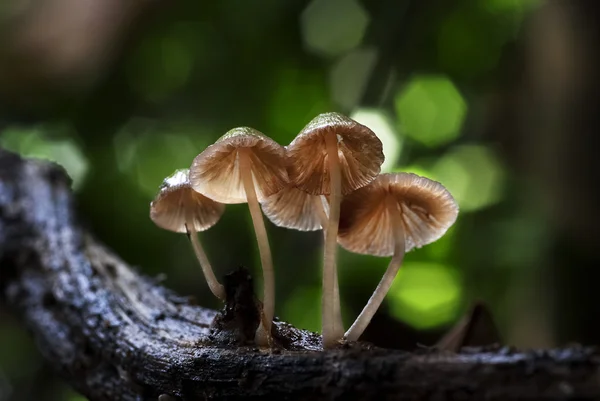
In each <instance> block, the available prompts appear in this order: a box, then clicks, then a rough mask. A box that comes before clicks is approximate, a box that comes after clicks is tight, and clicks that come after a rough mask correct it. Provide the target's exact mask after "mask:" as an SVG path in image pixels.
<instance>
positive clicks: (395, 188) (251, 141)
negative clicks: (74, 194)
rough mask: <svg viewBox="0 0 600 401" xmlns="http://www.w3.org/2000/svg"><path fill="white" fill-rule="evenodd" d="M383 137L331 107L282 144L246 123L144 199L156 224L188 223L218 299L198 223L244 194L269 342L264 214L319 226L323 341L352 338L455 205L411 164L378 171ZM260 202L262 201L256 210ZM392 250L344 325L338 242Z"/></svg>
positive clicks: (270, 275)
mask: <svg viewBox="0 0 600 401" xmlns="http://www.w3.org/2000/svg"><path fill="white" fill-rule="evenodd" d="M383 161H384V155H383V146H382V144H381V141H380V140H379V139H378V138H377V136H376V135H375V133H374V132H373V131H371V130H370V129H369V128H367V127H365V126H364V125H362V124H359V123H358V122H356V121H354V120H352V119H350V118H348V117H346V116H343V115H341V114H338V113H325V114H320V115H318V116H317V117H316V118H314V119H313V120H312V121H311V122H309V123H308V125H306V127H304V129H303V130H302V131H301V132H300V133H299V134H298V135H297V136H296V138H295V139H294V140H293V141H292V142H291V143H290V144H289V145H288V146H286V147H283V146H281V145H279V144H278V143H277V142H275V141H273V140H272V139H271V138H269V137H267V136H266V135H264V134H263V133H261V132H259V131H257V130H255V129H252V128H248V127H240V128H234V129H232V130H231V131H229V132H227V133H226V134H225V135H223V136H222V137H221V138H219V139H218V140H217V141H216V142H215V143H214V144H212V145H210V146H208V147H207V148H206V149H205V150H204V151H203V152H202V153H200V154H199V155H198V156H197V157H196V158H195V159H194V160H193V162H192V165H191V166H190V168H189V170H178V171H177V172H176V173H175V174H173V175H172V176H170V177H168V178H166V179H165V180H164V182H163V184H162V185H161V187H160V191H159V193H158V195H157V196H156V198H155V199H154V201H152V203H151V204H150V217H151V219H152V220H153V221H154V222H155V223H156V225H158V226H159V227H161V228H164V229H167V230H171V231H174V232H181V233H186V234H187V235H188V237H189V238H190V242H191V245H192V248H193V250H194V253H195V254H196V257H197V258H198V261H199V263H200V266H201V267H202V271H203V273H204V276H205V278H206V280H207V283H208V286H209V288H210V290H211V291H212V293H213V294H214V295H215V296H216V297H217V298H219V299H221V300H224V298H225V291H224V289H223V286H222V285H221V284H220V283H219V282H218V280H217V278H216V277H215V275H214V273H213V271H212V268H211V265H210V263H209V261H208V257H207V256H206V254H205V252H204V250H203V248H202V246H201V244H200V241H199V240H198V237H197V232H200V231H204V230H207V229H208V228H210V227H211V226H213V225H214V224H216V223H217V221H218V220H219V218H220V217H221V215H222V214H223V212H224V209H225V204H234V203H247V204H248V209H249V210H250V216H251V218H252V223H253V225H254V231H255V234H256V239H257V243H258V249H259V253H260V259H261V265H262V270H263V281H264V285H263V288H264V292H263V310H262V318H261V323H260V325H259V328H258V330H257V332H256V337H255V341H256V343H257V344H258V345H262V346H266V345H270V344H272V337H271V326H272V322H273V317H274V311H275V274H274V268H273V261H272V257H271V249H270V246H269V240H268V237H267V231H266V229H265V224H264V219H263V214H264V215H265V216H266V217H267V218H268V219H269V220H270V221H271V222H273V223H274V224H275V225H277V226H281V227H286V228H290V229H295V230H300V231H315V230H321V229H322V230H323V236H324V252H323V291H322V310H321V313H322V335H323V347H324V348H331V347H333V346H335V344H337V343H338V342H339V341H340V340H342V339H344V338H345V339H347V340H350V341H355V340H357V339H358V338H359V337H360V335H361V334H362V333H363V332H364V330H365V329H366V327H367V326H368V324H369V322H370V321H371V318H372V317H373V315H374V314H375V312H376V311H377V309H378V307H379V306H380V305H381V303H382V301H383V299H384V297H385V295H386V294H387V292H388V290H389V288H390V287H391V284H392V282H393V280H394V278H395V276H396V274H397V272H398V270H399V268H400V266H401V264H402V260H403V257H404V253H405V252H408V251H410V250H411V249H413V248H419V247H421V246H423V245H426V244H429V243H431V242H433V241H435V240H437V239H438V238H440V237H441V236H442V235H443V234H444V233H445V232H446V230H447V229H448V228H449V227H450V226H451V225H452V224H453V223H454V221H455V220H456V217H457V215H458V206H457V205H456V202H455V201H454V199H453V198H452V196H451V195H450V193H449V192H448V191H447V190H446V189H445V188H444V187H443V186H442V185H441V184H440V183H438V182H435V181H432V180H429V179H427V178H424V177H419V176H417V175H415V174H410V173H394V174H380V170H381V164H382V163H383ZM261 209H262V211H261ZM338 244H339V245H341V246H342V247H344V248H345V249H347V250H349V251H351V252H356V253H363V254H370V255H377V256H392V260H391V261H390V264H389V266H388V269H387V270H386V272H385V274H384V276H383V278H382V279H381V282H380V283H379V285H378V286H377V288H376V289H375V292H374V293H373V295H372V296H371V298H370V299H369V301H368V303H367V305H366V306H365V308H364V309H363V311H362V312H361V313H360V315H359V316H358V318H357V319H356V321H355V322H354V323H353V324H352V326H351V327H350V329H348V331H346V332H345V333H344V327H343V323H342V318H341V308H340V297H339V288H338V273H337V245H338Z"/></svg>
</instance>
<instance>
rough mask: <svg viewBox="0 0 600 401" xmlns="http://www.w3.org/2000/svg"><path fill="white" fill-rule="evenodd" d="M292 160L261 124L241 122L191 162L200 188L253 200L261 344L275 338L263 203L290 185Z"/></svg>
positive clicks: (234, 199)
mask: <svg viewBox="0 0 600 401" xmlns="http://www.w3.org/2000/svg"><path fill="white" fill-rule="evenodd" d="M286 164H287V161H286V157H285V149H284V148H283V146H281V145H279V144H278V143H277V142H275V141H273V140H272V139H271V138H269V137H267V136H266V135H264V134H262V133H261V132H259V131H257V130H255V129H252V128H248V127H241V128H234V129H232V130H231V131H229V132H227V133H226V134H225V135H223V136H222V137H221V138H219V139H218V140H217V141H216V142H215V143H214V144H212V145H210V146H209V147H208V148H206V149H205V150H204V152H202V153H200V154H199V155H198V156H196V158H195V159H194V161H193V162H192V166H191V167H190V182H191V185H192V188H194V190H196V191H198V192H199V193H201V194H203V195H205V196H207V197H209V198H211V199H213V200H215V201H217V202H221V203H248V208H249V209H250V215H251V216H252V223H253V224H254V231H255V233H256V240H257V242H258V249H259V252H260V259H261V264H262V269H263V280H264V286H263V287H264V294H263V314H264V320H263V321H262V322H261V325H260V327H259V329H258V330H257V333H256V341H257V343H259V344H260V345H266V344H267V343H268V342H269V341H270V338H271V324H272V321H273V315H274V312H275V273H274V271H273V260H272V257H271V249H270V247H269V240H268V238H267V231H266V229H265V223H264V220H263V217H262V213H261V210H260V205H259V202H261V201H262V200H264V199H266V198H267V197H268V196H270V195H273V194H274V193H277V192H279V191H281V190H282V189H283V188H285V187H286V186H287V185H288V174H287V171H286ZM261 320H262V319H261Z"/></svg>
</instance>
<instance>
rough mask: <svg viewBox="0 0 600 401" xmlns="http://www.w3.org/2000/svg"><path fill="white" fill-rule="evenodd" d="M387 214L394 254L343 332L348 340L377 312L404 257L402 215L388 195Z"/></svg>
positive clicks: (358, 333) (355, 335) (367, 323)
mask: <svg viewBox="0 0 600 401" xmlns="http://www.w3.org/2000/svg"><path fill="white" fill-rule="evenodd" d="M387 202H388V205H389V206H388V216H389V218H390V220H391V223H392V225H393V229H394V238H395V241H396V243H395V247H394V256H393V257H392V260H391V261H390V264H389V265H388V267H387V270H386V271H385V274H384V275H383V277H382V278H381V281H380V282H379V285H377V288H376V289H375V292H373V295H371V298H370V299H369V302H367V305H365V307H364V308H363V310H362V312H360V315H358V317H357V318H356V320H355V321H354V323H352V326H350V328H349V329H348V331H347V332H346V334H345V336H344V337H345V338H346V339H347V340H348V341H356V340H358V338H359V337H360V336H361V335H362V333H363V332H364V331H365V329H366V328H367V326H368V325H369V323H370V322H371V319H372V318H373V316H374V315H375V312H377V309H378V308H379V306H380V305H381V303H382V302H383V299H384V298H385V296H386V294H387V293H388V291H389V290H390V287H391V286H392V283H393V282H394V278H395V277H396V274H397V273H398V270H400V266H401V265H402V260H403V259H404V251H405V239H404V227H403V225H402V215H401V212H400V210H399V208H398V204H397V203H396V202H395V201H394V200H393V199H392V198H391V197H388V200H387Z"/></svg>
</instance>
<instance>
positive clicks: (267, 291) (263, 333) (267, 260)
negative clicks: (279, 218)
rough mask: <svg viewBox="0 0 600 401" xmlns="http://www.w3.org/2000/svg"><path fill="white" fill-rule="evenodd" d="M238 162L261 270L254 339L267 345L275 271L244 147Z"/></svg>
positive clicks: (273, 299) (273, 301)
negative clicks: (259, 316)
mask: <svg viewBox="0 0 600 401" xmlns="http://www.w3.org/2000/svg"><path fill="white" fill-rule="evenodd" d="M239 162H240V172H241V176H242V183H243V184H244V190H245V191H246V198H247V200H248V209H250V216H252V224H253V225H254V232H255V233H256V241H257V242H258V251H259V253H260V262H261V265H262V270H263V314H264V319H261V324H260V326H259V328H258V330H257V331H256V339H255V341H256V342H257V344H259V345H267V344H268V343H269V342H270V338H271V324H272V322H273V316H274V314H275V272H274V270H273V259H272V257H271V248H270V247H269V239H268V237H267V230H266V228H265V222H264V220H263V215H262V211H261V210H260V204H259V203H258V197H257V196H256V189H255V188H254V180H253V178H252V169H251V161H250V156H249V155H248V153H247V151H245V150H244V149H241V150H240V151H239Z"/></svg>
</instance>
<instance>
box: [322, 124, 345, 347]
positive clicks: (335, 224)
mask: <svg viewBox="0 0 600 401" xmlns="http://www.w3.org/2000/svg"><path fill="white" fill-rule="evenodd" d="M325 146H326V149H327V159H328V161H329V176H330V179H329V185H330V199H329V223H328V225H327V230H326V233H325V244H324V248H325V250H324V255H323V295H322V305H321V306H322V326H323V328H322V334H323V348H331V347H332V346H333V345H334V344H335V342H336V341H337V340H339V339H341V338H342V333H336V331H335V323H334V322H335V321H336V318H335V317H334V316H335V313H336V312H335V311H336V310H337V311H338V314H339V313H340V307H339V305H338V307H337V308H336V307H335V306H334V305H335V295H334V291H335V290H334V287H335V276H336V269H337V265H336V259H337V235H338V228H339V223H340V203H341V200H342V173H341V169H340V158H339V154H338V139H337V135H336V134H335V133H329V134H328V135H325ZM338 304H339V297H338Z"/></svg>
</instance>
